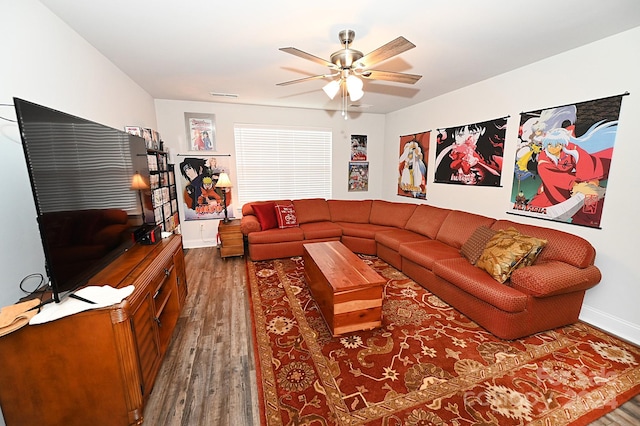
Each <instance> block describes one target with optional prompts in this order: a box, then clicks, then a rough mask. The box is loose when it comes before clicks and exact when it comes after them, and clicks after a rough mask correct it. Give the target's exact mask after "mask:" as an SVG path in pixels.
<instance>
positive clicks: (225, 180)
mask: <svg viewBox="0 0 640 426" xmlns="http://www.w3.org/2000/svg"><path fill="white" fill-rule="evenodd" d="M232 186H233V185H231V180H230V179H229V175H228V174H226V173H220V176H219V177H218V182H216V188H222V203H223V204H224V220H223V222H224V223H229V217H228V216H227V191H228V190H229V188H231V187H232Z"/></svg>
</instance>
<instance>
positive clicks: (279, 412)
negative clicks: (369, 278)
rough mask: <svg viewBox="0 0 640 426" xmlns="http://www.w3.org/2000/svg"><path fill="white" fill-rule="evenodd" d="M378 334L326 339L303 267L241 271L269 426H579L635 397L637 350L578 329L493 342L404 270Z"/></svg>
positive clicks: (275, 265) (252, 266)
mask: <svg viewBox="0 0 640 426" xmlns="http://www.w3.org/2000/svg"><path fill="white" fill-rule="evenodd" d="M361 257H362V259H363V260H364V261H365V262H366V263H368V264H369V265H370V266H372V267H373V268H374V269H375V270H376V271H377V272H378V273H379V274H380V275H382V276H383V277H385V278H386V279H387V284H386V286H385V293H384V302H383V322H382V324H383V325H382V327H381V328H379V329H376V330H371V331H363V332H354V333H350V334H347V335H344V336H341V337H338V338H333V337H332V336H331V334H330V332H329V329H328V328H327V325H326V324H325V322H324V319H323V318H322V315H321V314H320V311H319V310H318V308H317V306H316V304H315V301H314V300H313V298H312V297H311V295H310V293H309V291H308V290H307V286H306V284H305V281H304V275H303V271H304V266H303V261H302V258H292V259H280V260H274V261H264V262H251V261H247V273H248V282H249V286H250V292H251V303H252V306H251V309H252V314H253V319H254V339H255V340H254V343H255V352H256V365H257V370H258V386H259V390H260V399H261V401H260V403H261V415H262V422H263V424H266V425H364V424H366V425H393V426H396V425H460V426H463V425H465V426H471V425H478V426H479V425H500V426H502V425H525V424H527V425H547V426H549V425H584V424H588V423H589V422H591V421H593V420H594V419H596V418H598V417H600V416H603V415H604V414H606V413H607V412H609V411H612V410H613V409H615V408H616V407H617V406H619V405H620V404H622V403H623V402H625V401H626V400H628V399H629V398H631V397H632V396H634V395H636V394H638V393H639V392H640V348H638V347H635V346H633V345H630V344H627V343H625V342H623V341H620V340H619V339H616V338H614V337H612V336H610V335H607V334H605V333H602V332H600V331H598V330H596V329H594V328H592V327H590V326H588V325H586V324H583V323H577V324H575V325H572V326H568V327H564V328H560V329H556V330H552V331H548V332H544V333H539V334H536V335H533V336H530V337H527V338H524V339H520V340H514V341H504V340H500V339H498V338H496V337H494V336H493V335H491V334H490V333H488V332H486V331H485V330H484V329H482V328H481V327H479V326H478V325H476V324H475V323H473V322H472V321H470V320H469V319H468V318H466V317H464V316H463V315H462V314H460V313H458V312H457V311H455V310H454V309H453V308H451V307H450V306H449V305H447V304H446V303H444V302H443V301H441V300H440V299H439V298H438V297H436V296H434V295H433V294H431V293H429V292H428V291H426V290H425V289H424V288H423V287H421V286H420V285H418V284H416V283H414V282H413V281H412V280H410V279H409V278H407V277H406V276H405V275H403V274H402V273H401V272H399V271H397V270H396V269H394V268H392V267H390V266H389V265H387V264H386V263H385V262H383V261H382V260H379V259H378V258H376V257H372V256H361Z"/></svg>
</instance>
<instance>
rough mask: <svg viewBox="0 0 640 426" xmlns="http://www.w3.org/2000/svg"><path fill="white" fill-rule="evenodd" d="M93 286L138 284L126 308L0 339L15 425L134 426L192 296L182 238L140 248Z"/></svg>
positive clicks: (5, 395) (0, 382) (0, 369)
mask: <svg viewBox="0 0 640 426" xmlns="http://www.w3.org/2000/svg"><path fill="white" fill-rule="evenodd" d="M89 284H92V285H104V284H109V285H112V286H114V287H117V288H120V287H125V286H128V285H134V287H135V290H134V291H133V293H132V294H131V295H130V296H129V297H128V298H126V299H125V300H123V301H122V302H121V303H120V304H117V305H113V306H110V307H107V308H102V309H94V310H90V311H86V312H82V313H79V314H75V315H71V316H68V317H65V318H62V319H60V320H57V321H52V322H48V323H45V324H41V325H35V326H26V327H23V328H21V329H19V330H17V331H16V332H14V333H11V334H8V335H6V336H3V337H0V359H1V360H2V366H0V405H1V406H2V412H3V414H4V417H5V422H6V424H7V426H12V425H21V426H23V425H38V426H46V425H65V426H69V425H83V426H86V425H105V426H106V425H109V426H116V425H133V424H141V423H142V422H143V417H142V416H143V410H144V403H145V401H146V400H147V398H148V396H149V394H150V393H151V390H152V388H153V383H154V380H155V377H156V375H157V373H158V369H159V368H160V365H161V363H162V358H163V357H164V354H165V352H166V350H167V347H168V345H169V343H170V341H171V337H172V334H173V331H174V328H175V325H176V323H177V321H178V317H179V313H180V310H181V308H182V306H183V305H184V301H185V298H186V294H187V283H186V280H185V270H184V254H183V252H182V240H181V238H180V236H171V237H170V238H167V239H164V240H162V241H161V242H159V243H158V244H156V245H150V246H144V245H135V246H134V247H132V248H131V249H130V250H129V251H128V252H127V253H125V254H123V255H122V256H120V257H119V258H117V259H116V260H114V262H112V264H111V265H110V266H109V267H107V268H105V269H104V270H102V271H101V272H99V273H98V274H97V275H95V276H94V277H93V278H92V279H91V280H90V282H89Z"/></svg>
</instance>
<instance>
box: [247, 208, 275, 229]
mask: <svg viewBox="0 0 640 426" xmlns="http://www.w3.org/2000/svg"><path fill="white" fill-rule="evenodd" d="M252 207H253V212H254V213H255V214H256V217H257V218H258V222H260V229H262V230H263V231H266V230H267V229H272V228H277V227H278V218H277V217H276V203H273V202H272V203H256V204H255V205H254V206H252Z"/></svg>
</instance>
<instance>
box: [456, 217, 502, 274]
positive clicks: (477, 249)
mask: <svg viewBox="0 0 640 426" xmlns="http://www.w3.org/2000/svg"><path fill="white" fill-rule="evenodd" d="M496 232H498V231H495V230H493V229H491V228H488V227H486V226H484V225H483V226H478V227H477V228H476V230H475V231H473V234H471V236H470V237H469V239H468V240H467V241H465V243H464V244H463V245H462V247H460V254H462V255H463V256H464V257H466V258H467V260H468V261H469V262H470V263H471V264H472V265H475V264H476V262H477V261H478V258H479V257H480V255H481V254H482V251H483V250H484V247H485V246H486V245H487V243H488V242H489V240H490V239H491V237H493V236H494V235H495V234H496Z"/></svg>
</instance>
